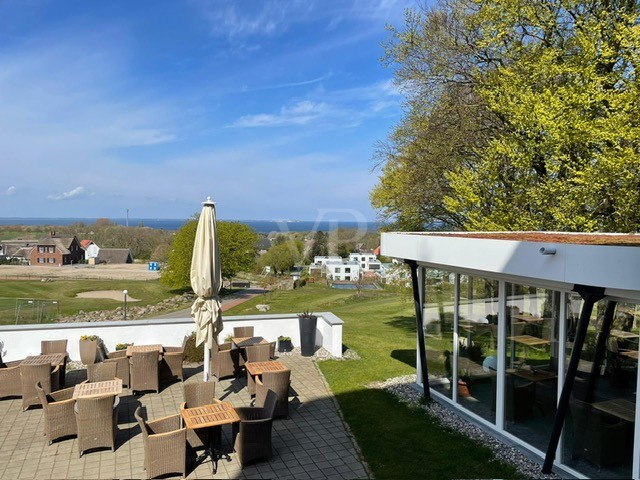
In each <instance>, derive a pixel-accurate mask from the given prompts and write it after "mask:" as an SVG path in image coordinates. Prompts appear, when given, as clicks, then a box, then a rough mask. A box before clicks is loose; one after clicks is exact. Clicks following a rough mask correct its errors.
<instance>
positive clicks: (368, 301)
mask: <svg viewBox="0 0 640 480" xmlns="http://www.w3.org/2000/svg"><path fill="white" fill-rule="evenodd" d="M268 300H269V302H268V303H269V304H270V305H271V311H270V312H269V313H282V312H286V313H291V312H301V311H303V310H305V309H308V310H312V311H315V312H320V311H331V312H333V313H335V314H336V315H338V316H339V317H340V318H341V319H342V320H344V322H345V323H344V327H343V343H344V344H345V345H347V346H348V347H349V348H352V349H353V350H355V351H356V352H357V353H358V354H359V355H360V357H361V359H360V360H350V361H325V362H320V363H319V366H320V369H321V370H322V372H323V373H324V375H325V377H326V378H327V381H328V382H329V385H330V386H331V389H332V391H333V392H334V394H335V395H336V398H337V399H338V402H339V403H340V407H341V409H342V412H343V414H344V417H345V419H346V421H347V422H348V423H349V426H350V427H351V429H352V431H353V433H354V434H355V435H356V438H357V440H358V443H359V445H360V447H361V448H362V450H363V453H364V455H365V458H366V460H367V462H368V463H369V465H370V467H371V469H372V470H373V474H374V476H375V477H376V478H470V477H472V478H518V477H520V475H518V473H517V472H516V471H515V469H514V468H512V467H511V466H509V465H505V464H503V463H501V462H498V461H489V459H491V458H493V454H492V452H491V451H490V450H488V449H487V448H485V447H483V446H481V445H480V444H477V443H474V442H472V441H471V440H469V439H468V438H466V437H464V436H462V435H459V434H457V433H455V432H452V431H449V430H446V429H444V428H442V427H441V426H440V425H438V424H436V423H434V421H433V420H432V419H431V417H429V416H428V415H427V414H426V413H425V412H424V411H423V410H420V409H412V408H410V407H408V406H406V405H404V404H403V403H401V402H399V401H398V400H396V399H395V398H394V397H393V396H392V395H391V394H389V393H386V392H384V391H381V390H374V389H368V388H365V385H367V384H368V383H370V382H373V381H377V380H385V379H387V378H390V377H396V376H399V375H407V374H412V373H415V358H416V356H415V345H416V343H415V342H416V341H415V317H414V310H413V301H412V299H411V298H410V297H407V296H406V295H404V296H401V295H399V294H397V293H386V292H383V291H367V292H363V293H362V295H361V296H358V295H357V294H356V292H355V291H349V290H335V289H331V288H328V287H326V286H324V285H319V284H309V285H307V286H305V287H303V288H300V289H296V290H293V291H289V292H278V293H276V294H274V296H273V298H271V299H268ZM264 301H265V298H264V297H263V296H258V297H256V298H254V299H252V300H251V301H249V302H247V303H244V304H241V305H239V306H237V307H235V308H234V309H232V310H230V311H228V312H227V313H226V314H227V315H234V314H236V315H239V314H255V313H256V309H255V305H256V304H258V303H264ZM462 452H464V453H462Z"/></svg>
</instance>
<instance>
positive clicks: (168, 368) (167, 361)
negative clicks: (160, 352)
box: [160, 336, 189, 382]
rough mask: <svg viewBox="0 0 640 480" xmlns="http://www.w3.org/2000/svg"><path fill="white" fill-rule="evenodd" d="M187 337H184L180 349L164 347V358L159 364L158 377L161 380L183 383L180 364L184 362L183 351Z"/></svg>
mask: <svg viewBox="0 0 640 480" xmlns="http://www.w3.org/2000/svg"><path fill="white" fill-rule="evenodd" d="M188 339H189V337H187V336H185V337H184V340H183V341H182V346H181V347H164V356H163V357H162V361H161V362H160V377H161V378H162V379H163V380H176V379H177V380H180V381H181V382H182V381H184V376H183V374H182V363H183V362H184V350H185V348H186V346H187V340H188Z"/></svg>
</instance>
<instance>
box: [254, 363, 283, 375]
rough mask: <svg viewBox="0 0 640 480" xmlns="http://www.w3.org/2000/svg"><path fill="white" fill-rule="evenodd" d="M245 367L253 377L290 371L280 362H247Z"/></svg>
mask: <svg viewBox="0 0 640 480" xmlns="http://www.w3.org/2000/svg"><path fill="white" fill-rule="evenodd" d="M244 366H245V368H246V369H247V372H249V373H250V374H251V375H262V374H263V373H264V372H282V371H284V370H288V368H287V367H285V366H284V365H283V364H282V363H280V362H278V361H272V362H247V363H245V364H244Z"/></svg>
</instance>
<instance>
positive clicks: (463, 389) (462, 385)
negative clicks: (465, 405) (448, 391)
mask: <svg viewBox="0 0 640 480" xmlns="http://www.w3.org/2000/svg"><path fill="white" fill-rule="evenodd" d="M458 395H459V396H461V397H470V396H471V389H470V388H469V383H468V382H465V381H464V380H458Z"/></svg>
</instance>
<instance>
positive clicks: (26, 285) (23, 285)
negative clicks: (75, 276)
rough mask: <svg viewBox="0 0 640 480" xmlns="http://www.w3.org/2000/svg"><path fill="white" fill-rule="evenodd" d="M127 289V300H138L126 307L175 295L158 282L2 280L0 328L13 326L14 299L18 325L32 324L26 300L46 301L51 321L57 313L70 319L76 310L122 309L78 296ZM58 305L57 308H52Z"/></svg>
mask: <svg viewBox="0 0 640 480" xmlns="http://www.w3.org/2000/svg"><path fill="white" fill-rule="evenodd" d="M124 289H127V290H128V291H129V297H131V298H135V299H139V300H140V301H138V302H131V303H130V304H129V305H130V306H132V307H134V306H145V305H154V304H156V303H159V302H160V301H162V300H164V299H165V298H168V297H171V296H173V295H174V294H175V292H172V291H171V290H170V289H169V288H167V287H166V286H164V285H162V284H161V283H160V282H159V281H140V280H138V281H132V280H81V281H79V280H53V281H50V282H40V281H32V280H1V281H0V325H6V324H13V323H15V318H16V299H25V300H21V301H19V303H21V304H22V307H21V313H22V314H21V322H20V323H32V322H33V319H34V317H35V318H37V314H35V313H34V310H35V307H33V305H34V304H29V303H28V302H27V301H26V299H34V300H36V304H38V305H41V303H40V302H41V301H45V304H46V306H45V308H46V311H47V314H48V315H50V316H51V317H54V316H55V315H56V314H57V313H58V312H57V309H58V307H59V309H60V315H61V316H66V315H73V314H75V313H77V312H78V311H79V310H84V311H93V310H113V309H116V308H117V307H120V306H122V305H123V302H122V301H117V300H109V299H101V298H76V294H78V293H80V292H88V291H92V290H119V291H122V290H124ZM53 301H57V302H58V303H57V304H53V303H52V302H53Z"/></svg>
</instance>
